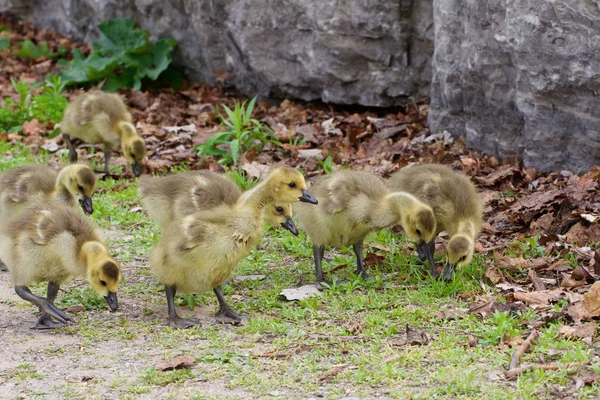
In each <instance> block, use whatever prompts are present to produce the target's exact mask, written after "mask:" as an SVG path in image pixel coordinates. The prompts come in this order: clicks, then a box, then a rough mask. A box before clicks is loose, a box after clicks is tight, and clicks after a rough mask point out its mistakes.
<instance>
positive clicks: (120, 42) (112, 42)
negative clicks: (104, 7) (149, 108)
mask: <svg viewBox="0 0 600 400" xmlns="http://www.w3.org/2000/svg"><path fill="white" fill-rule="evenodd" d="M98 29H99V30H100V32H101V36H100V38H99V39H98V40H96V41H95V42H94V43H93V51H92V53H91V54H90V55H89V56H88V57H87V58H86V57H84V56H83V54H82V53H81V51H79V50H75V51H74V52H73V60H71V61H68V62H67V61H65V60H60V61H59V64H60V65H63V66H65V67H67V69H66V70H65V71H63V72H62V73H61V77H62V78H63V80H64V81H65V83H66V85H68V86H71V85H89V84H94V83H97V82H100V81H101V80H103V79H107V80H106V83H105V84H104V86H103V87H102V88H103V90H106V91H115V90H117V89H119V88H124V87H132V88H134V89H141V87H142V81H143V80H150V81H156V80H159V78H160V77H161V75H168V80H169V81H170V82H171V83H172V85H173V86H174V87H176V86H178V85H179V84H180V83H181V76H180V75H178V74H177V73H176V72H175V70H173V69H172V68H169V66H170V64H171V53H172V51H173V49H174V48H175V46H176V45H177V42H176V41H175V40H173V39H161V40H159V41H157V42H156V43H154V44H151V43H150V41H149V40H148V39H149V37H150V32H148V31H146V30H143V29H138V28H137V27H136V26H135V23H134V22H133V21H132V20H130V19H115V20H109V21H104V22H102V23H100V24H99V25H98Z"/></svg>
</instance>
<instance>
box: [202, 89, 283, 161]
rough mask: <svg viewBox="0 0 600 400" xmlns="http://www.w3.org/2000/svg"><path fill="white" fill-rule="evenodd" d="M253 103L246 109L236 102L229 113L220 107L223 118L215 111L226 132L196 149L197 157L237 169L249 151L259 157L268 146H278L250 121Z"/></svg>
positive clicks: (270, 134)
mask: <svg viewBox="0 0 600 400" xmlns="http://www.w3.org/2000/svg"><path fill="white" fill-rule="evenodd" d="M255 102H256V97H254V98H253V99H252V100H250V102H249V103H248V104H247V105H246V101H243V102H242V103H239V102H237V101H236V102H235V107H234V109H233V110H232V109H230V108H229V107H227V106H226V105H223V109H224V110H225V114H226V115H222V114H221V113H220V112H219V109H218V108H217V113H218V115H219V118H220V120H221V124H223V125H224V126H225V128H226V129H225V130H224V131H223V132H219V133H217V134H215V135H213V136H211V137H210V139H208V140H207V141H206V142H205V143H204V144H201V145H199V146H198V155H200V156H215V157H219V161H218V162H219V163H221V164H225V165H237V163H238V161H239V159H240V157H241V156H245V155H246V154H248V152H249V151H250V150H254V151H256V152H257V153H259V152H260V151H262V149H263V147H264V146H265V145H266V144H268V143H273V144H275V145H277V146H281V143H280V142H279V141H277V137H276V136H275V134H274V133H273V131H271V129H269V128H268V127H266V126H264V125H263V124H262V123H260V122H259V121H257V120H256V119H254V118H252V111H254V104H255Z"/></svg>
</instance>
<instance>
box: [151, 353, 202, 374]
mask: <svg viewBox="0 0 600 400" xmlns="http://www.w3.org/2000/svg"><path fill="white" fill-rule="evenodd" d="M194 364H196V359H195V358H194V357H191V356H181V357H175V358H169V359H168V360H162V361H160V362H158V363H157V364H156V365H155V366H154V369H156V370H157V371H166V370H169V369H181V368H191V367H192V366H193V365H194Z"/></svg>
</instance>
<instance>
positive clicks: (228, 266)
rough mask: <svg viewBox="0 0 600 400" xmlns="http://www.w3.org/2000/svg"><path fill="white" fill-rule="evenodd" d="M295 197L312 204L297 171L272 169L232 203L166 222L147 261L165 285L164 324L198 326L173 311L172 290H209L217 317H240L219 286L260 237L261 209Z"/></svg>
mask: <svg viewBox="0 0 600 400" xmlns="http://www.w3.org/2000/svg"><path fill="white" fill-rule="evenodd" d="M296 201H304V202H309V203H313V204H317V200H316V199H315V198H314V197H313V195H312V194H311V193H310V192H309V191H308V190H306V183H305V181H304V177H303V176H302V174H300V173H299V172H298V171H296V170H294V169H292V168H289V167H277V168H275V169H273V171H271V173H270V174H269V175H268V177H267V178H266V179H265V180H264V181H262V182H261V183H259V184H258V185H257V186H255V187H254V188H252V189H250V190H248V191H246V192H245V193H243V194H242V195H241V196H240V197H239V198H238V199H237V201H236V202H235V203H234V204H233V205H228V204H222V205H218V206H217V207H214V208H211V209H209V210H203V211H198V212H195V213H193V214H190V215H187V216H185V217H183V218H181V219H179V220H177V221H175V222H173V223H171V224H170V225H169V226H168V228H167V230H166V232H165V233H164V234H163V235H162V237H161V238H160V239H159V241H158V243H157V244H156V246H155V247H154V249H153V250H152V252H151V253H150V259H149V262H150V267H151V269H152V271H153V272H154V274H155V275H156V277H157V278H158V280H159V281H160V282H161V283H163V284H164V285H165V293H166V297H167V308H168V315H169V319H168V324H169V326H171V327H173V328H179V329H181V328H188V327H191V326H194V325H198V324H199V321H198V320H195V319H184V318H181V317H179V316H178V315H177V312H176V310H175V305H174V296H175V293H176V292H177V290H181V291H184V292H202V291H206V290H213V291H214V293H215V295H216V296H217V300H218V301H219V311H218V312H217V316H223V317H226V318H230V319H232V320H233V321H240V320H241V317H240V316H239V315H238V314H237V313H235V312H234V311H233V310H232V309H231V307H230V306H229V305H228V304H227V302H226V300H225V297H224V296H223V293H222V291H221V290H220V286H221V284H222V283H223V282H225V280H227V279H228V278H229V276H230V275H231V273H232V272H233V270H234V268H235V267H236V266H237V264H238V263H239V262H240V261H241V259H242V258H243V257H245V256H246V255H247V254H248V253H249V252H250V250H251V249H252V247H253V246H254V244H255V243H256V241H257V240H258V239H259V238H260V237H261V235H262V232H263V230H264V210H265V207H267V206H268V205H269V204H272V203H278V204H280V203H293V202H296Z"/></svg>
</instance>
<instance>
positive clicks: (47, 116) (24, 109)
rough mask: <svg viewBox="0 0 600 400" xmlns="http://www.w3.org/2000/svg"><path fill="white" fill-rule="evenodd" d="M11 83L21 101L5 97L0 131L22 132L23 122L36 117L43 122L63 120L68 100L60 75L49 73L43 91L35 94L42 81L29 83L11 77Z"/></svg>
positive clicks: (0, 116) (0, 114)
mask: <svg viewBox="0 0 600 400" xmlns="http://www.w3.org/2000/svg"><path fill="white" fill-rule="evenodd" d="M11 83H12V86H13V89H14V90H15V92H17V93H18V95H19V101H13V100H12V99H11V98H10V97H7V98H5V99H4V107H2V108H0V131H4V132H11V133H15V132H21V130H22V125H23V122H25V121H30V120H32V119H35V118H37V119H38V120H39V121H40V123H41V124H44V123H46V122H48V121H53V122H55V123H57V122H59V121H60V120H62V115H63V111H64V109H65V107H66V106H67V103H68V102H67V100H66V99H65V98H64V97H62V93H63V92H64V88H65V86H64V83H63V82H62V80H61V79H60V78H59V77H57V76H54V75H49V76H48V77H47V79H46V82H45V84H44V88H43V89H42V93H41V94H38V95H35V96H34V95H33V92H34V90H35V89H36V88H38V87H39V86H41V85H42V83H40V82H33V83H28V82H25V81H24V80H19V81H18V82H17V81H15V80H14V79H11Z"/></svg>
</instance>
